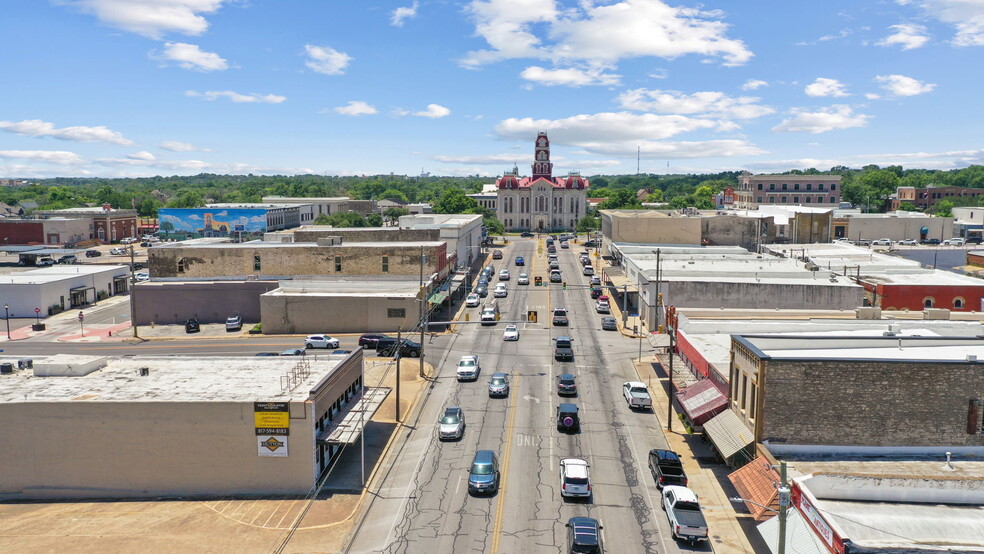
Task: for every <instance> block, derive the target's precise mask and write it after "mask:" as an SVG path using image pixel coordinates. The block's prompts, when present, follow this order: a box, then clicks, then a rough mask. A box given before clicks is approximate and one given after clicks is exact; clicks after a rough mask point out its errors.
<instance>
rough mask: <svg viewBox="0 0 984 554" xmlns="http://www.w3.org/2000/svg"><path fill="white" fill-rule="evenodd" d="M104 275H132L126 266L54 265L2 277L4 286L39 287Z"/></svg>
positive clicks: (0, 277) (1, 281)
mask: <svg viewBox="0 0 984 554" xmlns="http://www.w3.org/2000/svg"><path fill="white" fill-rule="evenodd" d="M102 273H114V274H119V275H121V276H122V275H127V276H128V275H130V268H129V267H127V266H125V265H97V264H90V265H75V264H71V265H53V266H49V267H42V268H38V269H29V270H27V271H21V272H18V273H11V274H8V275H0V284H2V285H39V284H43V283H54V282H57V281H62V280H65V279H70V278H72V277H79V276H83V275H99V274H102Z"/></svg>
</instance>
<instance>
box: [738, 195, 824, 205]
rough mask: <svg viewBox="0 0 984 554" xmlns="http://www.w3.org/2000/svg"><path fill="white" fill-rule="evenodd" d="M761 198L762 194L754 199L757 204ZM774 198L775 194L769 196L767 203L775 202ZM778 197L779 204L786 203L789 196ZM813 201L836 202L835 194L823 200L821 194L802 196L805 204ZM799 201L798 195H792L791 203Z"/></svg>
mask: <svg viewBox="0 0 984 554" xmlns="http://www.w3.org/2000/svg"><path fill="white" fill-rule="evenodd" d="M763 198H764V197H762V196H757V197H756V200H755V201H756V202H758V203H759V204H761V203H762V202H763V200H762V199H763ZM776 198H777V197H776V196H770V197H769V204H775V203H776ZM778 198H779V203H780V204H788V203H789V197H788V196H779V197H778ZM814 202H816V203H817V204H823V203H824V202H826V203H828V204H836V203H837V197H836V196H831V197H829V198H827V199H826V200H824V197H823V196H817V197H816V199H815V200H814V197H812V196H804V197H803V203H805V204H812V203H814ZM799 203H800V197H799V196H794V197H793V204H799Z"/></svg>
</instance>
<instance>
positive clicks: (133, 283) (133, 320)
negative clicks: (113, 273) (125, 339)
mask: <svg viewBox="0 0 984 554" xmlns="http://www.w3.org/2000/svg"><path fill="white" fill-rule="evenodd" d="M133 256H134V252H133V243H132V242H131V243H130V327H133V338H135V339H139V338H140V337H139V336H137V291H136V290H135V289H136V288H137V277H136V271H135V270H134V269H133Z"/></svg>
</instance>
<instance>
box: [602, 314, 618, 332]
mask: <svg viewBox="0 0 984 554" xmlns="http://www.w3.org/2000/svg"><path fill="white" fill-rule="evenodd" d="M601 330H602V331H618V323H616V322H615V318H614V317H612V316H608V315H606V316H605V317H603V318H601Z"/></svg>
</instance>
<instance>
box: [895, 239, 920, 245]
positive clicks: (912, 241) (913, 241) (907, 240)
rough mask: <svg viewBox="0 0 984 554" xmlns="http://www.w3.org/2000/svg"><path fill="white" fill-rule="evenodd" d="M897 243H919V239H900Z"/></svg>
mask: <svg viewBox="0 0 984 554" xmlns="http://www.w3.org/2000/svg"><path fill="white" fill-rule="evenodd" d="M898 244H900V245H902V246H915V245H917V244H919V241H918V240H916V239H902V240H900V241H899V242H898Z"/></svg>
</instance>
